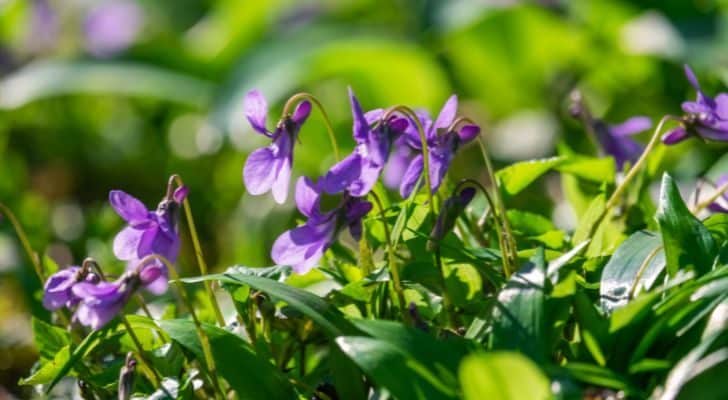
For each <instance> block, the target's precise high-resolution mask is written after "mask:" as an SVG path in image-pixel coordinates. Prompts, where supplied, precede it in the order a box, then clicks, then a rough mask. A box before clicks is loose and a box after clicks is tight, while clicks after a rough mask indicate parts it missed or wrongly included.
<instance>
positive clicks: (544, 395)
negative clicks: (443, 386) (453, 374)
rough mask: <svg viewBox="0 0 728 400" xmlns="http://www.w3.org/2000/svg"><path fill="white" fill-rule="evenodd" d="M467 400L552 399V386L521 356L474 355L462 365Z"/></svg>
mask: <svg viewBox="0 0 728 400" xmlns="http://www.w3.org/2000/svg"><path fill="white" fill-rule="evenodd" d="M459 375H460V384H461V385H462V387H463V398H464V399H465V400H481V399H489V400H520V399H534V400H537V399H543V400H545V399H549V398H551V383H550V382H549V380H548V378H547V377H546V376H545V375H544V374H543V372H541V371H540V370H539V368H538V366H537V365H536V364H534V363H533V362H531V360H529V359H528V358H526V357H523V356H522V355H520V354H518V353H508V352H494V353H481V354H472V355H470V356H468V357H467V358H465V360H463V362H462V364H461V365H460V372H459Z"/></svg>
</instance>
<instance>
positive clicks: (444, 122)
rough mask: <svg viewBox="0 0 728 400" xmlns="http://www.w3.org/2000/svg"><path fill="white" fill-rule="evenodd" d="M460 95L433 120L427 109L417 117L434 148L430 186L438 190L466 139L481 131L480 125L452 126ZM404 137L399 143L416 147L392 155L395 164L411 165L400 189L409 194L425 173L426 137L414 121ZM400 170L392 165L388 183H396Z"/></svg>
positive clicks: (429, 147) (453, 96)
mask: <svg viewBox="0 0 728 400" xmlns="http://www.w3.org/2000/svg"><path fill="white" fill-rule="evenodd" d="M457 108H458V99H457V96H455V95H452V96H451V97H450V98H449V99H448V100H447V102H445V105H444V106H443V107H442V109H441V110H440V114H439V115H438V116H437V118H436V119H435V121H434V122H433V121H432V119H431V118H430V116H429V115H428V114H427V113H426V112H424V111H418V112H417V117H418V119H419V122H420V124H421V125H422V128H423V130H424V133H425V137H426V139H427V146H428V149H429V151H430V157H429V167H430V185H431V187H430V190H431V191H432V192H433V193H434V192H436V191H437V189H439V188H440V185H441V184H442V180H443V179H444V178H445V175H446V174H447V170H448V168H449V167H450V163H451V162H452V159H453V157H454V155H455V153H456V152H457V150H458V149H459V148H460V147H461V146H462V145H463V144H465V143H467V142H470V141H471V140H473V139H475V138H476V137H477V136H478V134H479V133H480V127H478V126H477V125H471V124H467V125H463V126H462V127H460V129H458V130H451V125H452V123H453V122H454V121H455V115H456V114H457ZM403 137H404V140H403V141H402V142H400V143H398V144H402V143H403V144H406V145H407V146H408V147H410V149H411V150H412V151H404V150H398V151H395V152H394V153H393V155H392V157H391V159H390V162H391V164H392V165H396V166H401V165H405V164H406V165H407V168H406V169H405V170H404V174H403V176H402V179H401V180H400V182H399V193H400V195H402V197H409V196H410V194H412V192H413V191H414V189H415V186H416V185H417V182H418V181H419V179H420V177H421V176H422V172H423V170H424V163H423V157H422V141H421V139H420V135H419V132H418V131H417V127H416V125H415V124H414V123H410V124H409V125H408V127H407V129H406V130H405V132H404V135H403ZM394 174H396V171H392V170H391V169H390V168H388V171H387V173H386V175H387V179H385V183H389V184H392V183H395V181H396V179H393V178H394Z"/></svg>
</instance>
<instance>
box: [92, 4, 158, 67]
mask: <svg viewBox="0 0 728 400" xmlns="http://www.w3.org/2000/svg"><path fill="white" fill-rule="evenodd" d="M143 20H144V15H143V13H142V10H141V8H140V7H139V5H137V3H136V2H134V1H129V0H110V1H105V2H102V3H101V4H99V5H98V6H96V7H94V8H93V9H92V10H91V11H89V13H88V14H87V15H86V19H85V21H84V33H85V37H86V49H87V50H88V51H89V53H91V54H93V55H94V56H96V57H110V56H113V55H115V54H117V53H120V52H122V51H124V50H125V49H126V48H128V47H129V46H130V45H131V44H133V43H134V41H135V40H136V38H137V36H138V35H139V32H140V31H141V28H142V25H143Z"/></svg>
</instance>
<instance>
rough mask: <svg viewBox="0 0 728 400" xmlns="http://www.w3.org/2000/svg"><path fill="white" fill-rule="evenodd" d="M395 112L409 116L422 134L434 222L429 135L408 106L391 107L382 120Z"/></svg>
mask: <svg viewBox="0 0 728 400" xmlns="http://www.w3.org/2000/svg"><path fill="white" fill-rule="evenodd" d="M395 112H400V113H402V114H404V115H406V116H407V117H409V119H410V120H411V121H412V122H413V123H414V124H415V126H416V127H417V133H418V134H419V136H420V146H421V147H422V173H423V175H424V176H425V187H426V188H427V189H426V192H427V202H428V203H429V206H430V214H431V215H432V218H433V222H434V221H435V220H436V219H437V209H436V208H435V201H434V196H433V195H432V184H431V183H430V147H429V145H428V144H427V135H426V134H425V130H424V128H423V127H422V123H421V122H420V119H419V118H418V117H417V114H415V112H414V111H412V109H411V108H409V107H407V106H401V105H400V106H394V107H392V108H390V109H389V110H387V112H386V113H384V116H382V120H383V121H386V120H388V119H389V117H390V116H391V115H392V114H394V113H395ZM415 194H416V192H412V195H415Z"/></svg>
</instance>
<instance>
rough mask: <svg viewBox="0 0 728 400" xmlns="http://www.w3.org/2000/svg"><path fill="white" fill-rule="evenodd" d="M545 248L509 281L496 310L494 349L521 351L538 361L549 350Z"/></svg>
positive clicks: (494, 316) (500, 295) (539, 250)
mask: <svg viewBox="0 0 728 400" xmlns="http://www.w3.org/2000/svg"><path fill="white" fill-rule="evenodd" d="M545 269H546V265H545V260H544V252H543V249H538V251H537V253H536V255H535V256H534V257H533V258H532V259H531V260H530V261H529V262H528V263H527V264H526V265H525V266H523V267H522V268H521V269H520V270H519V271H518V272H517V273H515V274H514V275H513V276H512V277H511V279H510V280H509V281H508V283H507V284H506V286H505V288H504V289H503V290H502V291H501V292H500V293H499V294H498V305H497V306H496V307H495V309H494V311H493V348H494V349H503V350H519V351H521V352H522V353H524V354H526V355H527V356H529V357H531V358H532V359H534V360H536V361H541V360H543V359H544V358H545V356H546V353H547V348H546V347H547V346H546V343H547V339H546V322H545V321H546V320H545V315H544V310H545V308H544V306H545V300H546V293H545V287H544V285H545V283H546V280H545V272H546V271H545Z"/></svg>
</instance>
